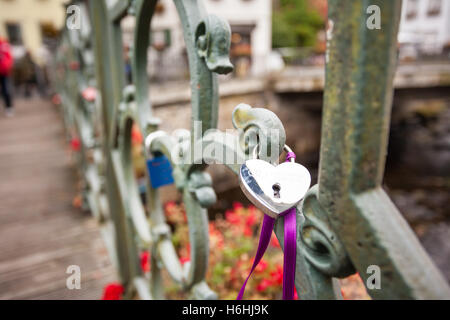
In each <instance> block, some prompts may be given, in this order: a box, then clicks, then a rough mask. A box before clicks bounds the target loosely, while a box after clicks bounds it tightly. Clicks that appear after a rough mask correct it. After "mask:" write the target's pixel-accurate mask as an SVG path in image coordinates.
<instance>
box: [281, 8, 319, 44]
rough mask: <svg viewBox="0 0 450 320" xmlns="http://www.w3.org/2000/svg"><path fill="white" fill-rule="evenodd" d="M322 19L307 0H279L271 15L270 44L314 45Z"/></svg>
mask: <svg viewBox="0 0 450 320" xmlns="http://www.w3.org/2000/svg"><path fill="white" fill-rule="evenodd" d="M323 28H324V19H323V18H322V17H321V15H320V13H319V12H318V10H317V9H316V8H314V7H313V6H311V5H310V3H309V1H308V0H279V1H276V2H275V4H274V10H273V15H272V46H273V47H274V48H281V47H314V46H315V44H316V40H317V32H318V31H319V30H320V29H323Z"/></svg>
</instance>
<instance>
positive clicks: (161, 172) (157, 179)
mask: <svg viewBox="0 0 450 320" xmlns="http://www.w3.org/2000/svg"><path fill="white" fill-rule="evenodd" d="M147 169H148V172H149V174H150V183H151V185H152V188H153V189H157V188H159V187H162V186H166V185H169V184H172V183H174V180H173V176H172V166H171V164H170V161H169V159H167V157H166V156H165V155H161V156H159V157H155V158H152V159H148V160H147Z"/></svg>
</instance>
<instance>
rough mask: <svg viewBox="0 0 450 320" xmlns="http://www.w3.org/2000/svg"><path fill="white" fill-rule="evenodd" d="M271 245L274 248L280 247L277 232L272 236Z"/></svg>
mask: <svg viewBox="0 0 450 320" xmlns="http://www.w3.org/2000/svg"><path fill="white" fill-rule="evenodd" d="M270 246H272V247H274V248H280V242H279V241H278V238H277V236H276V235H275V234H273V235H272V238H271V239H270Z"/></svg>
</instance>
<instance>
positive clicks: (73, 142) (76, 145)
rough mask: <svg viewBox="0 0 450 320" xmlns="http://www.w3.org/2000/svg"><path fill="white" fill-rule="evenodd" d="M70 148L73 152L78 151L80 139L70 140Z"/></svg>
mask: <svg viewBox="0 0 450 320" xmlns="http://www.w3.org/2000/svg"><path fill="white" fill-rule="evenodd" d="M70 148H71V149H72V150H73V151H80V149H81V142H80V139H78V138H72V140H70Z"/></svg>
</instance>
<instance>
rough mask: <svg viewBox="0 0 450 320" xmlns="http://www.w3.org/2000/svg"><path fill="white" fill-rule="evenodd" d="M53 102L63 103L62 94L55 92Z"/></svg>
mask: <svg viewBox="0 0 450 320" xmlns="http://www.w3.org/2000/svg"><path fill="white" fill-rule="evenodd" d="M52 102H53V104H56V105H60V104H61V96H60V95H59V94H55V95H53V97H52Z"/></svg>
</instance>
